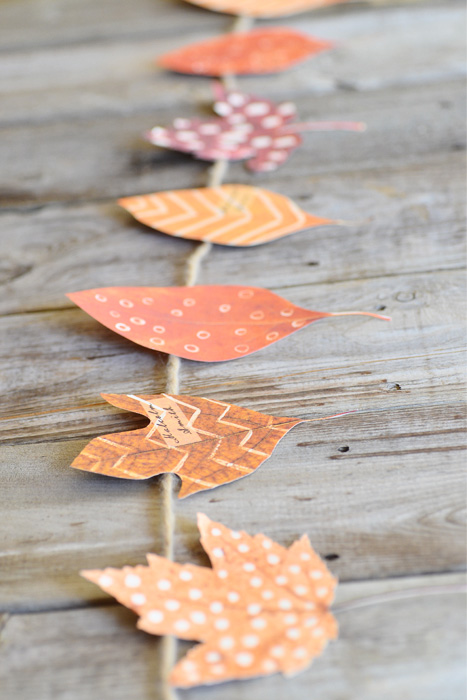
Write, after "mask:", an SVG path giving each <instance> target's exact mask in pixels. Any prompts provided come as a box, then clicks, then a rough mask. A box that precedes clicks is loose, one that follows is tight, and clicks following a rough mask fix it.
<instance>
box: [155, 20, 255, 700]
mask: <svg viewBox="0 0 467 700" xmlns="http://www.w3.org/2000/svg"><path fill="white" fill-rule="evenodd" d="M253 22H254V20H253V18H252V17H248V16H246V15H238V16H237V17H236V18H235V20H234V23H233V25H232V27H231V29H230V33H233V34H237V33H239V32H245V31H248V30H249V29H250V28H251V27H252V26H253ZM222 83H223V85H224V87H225V88H226V89H227V90H234V89H235V88H236V86H237V84H236V78H235V76H234V75H223V76H222ZM228 167H229V163H228V161H227V160H217V161H215V163H214V164H213V165H212V166H211V167H210V168H209V171H208V177H207V183H206V186H207V187H220V186H221V184H222V181H223V179H224V177H225V176H226V174H227V170H228ZM211 248H212V243H210V242H209V241H205V242H204V243H201V244H199V245H197V246H196V248H195V249H194V250H193V252H192V253H191V254H190V255H189V256H188V258H187V261H186V266H185V273H184V279H183V283H184V285H185V286H187V287H193V286H194V285H195V284H196V281H197V279H198V277H199V273H200V269H201V263H202V261H203V260H204V259H205V258H206V257H207V255H209V252H210V250H211ZM180 369H181V360H180V358H179V357H177V356H175V355H169V358H168V360H167V365H166V373H167V374H166V385H165V391H166V393H167V394H172V395H173V394H178V392H179V388H180ZM175 483H176V477H175V476H174V475H172V474H164V475H163V477H162V491H161V528H162V555H163V556H164V557H165V558H166V559H170V560H171V561H173V558H174V534H175V510H174V485H175ZM176 659H177V640H176V638H175V637H173V636H170V635H166V636H164V637H163V638H162V640H161V666H160V678H161V680H162V700H177V693H176V691H175V690H174V688H173V687H172V686H171V685H170V682H169V678H170V674H171V671H172V668H173V666H174V664H175V662H176Z"/></svg>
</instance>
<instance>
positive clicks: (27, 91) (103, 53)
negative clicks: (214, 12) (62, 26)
mask: <svg viewBox="0 0 467 700" xmlns="http://www.w3.org/2000/svg"><path fill="white" fill-rule="evenodd" d="M178 10H179V11H178V13H170V14H169V15H168V17H170V18H171V19H172V21H175V20H176V19H177V18H178V22H179V23H181V22H183V21H186V20H184V16H183V15H182V11H181V8H180V7H178ZM152 14H155V12H154V11H153V13H152ZM229 21H230V20H228V19H227V18H225V19H224V21H223V23H222V21H218V22H216V23H215V26H213V27H212V28H211V27H206V26H204V25H203V26H200V25H199V24H197V23H194V25H193V26H192V25H188V26H187V28H186V30H185V31H184V33H183V35H182V36H180V38H179V39H178V41H179V43H180V45H183V44H186V43H192V42H195V41H200V40H202V39H203V38H206V37H207V36H210V35H211V36H217V35H218V34H219V33H220V32H222V31H224V29H227V27H228V23H229ZM276 23H277V22H276ZM279 23H280V22H279ZM221 24H222V26H221ZM287 24H288V26H290V27H292V28H296V29H298V30H301V31H307V32H309V33H311V34H315V35H316V34H317V35H319V36H322V37H325V38H328V39H330V40H333V41H337V42H338V47H337V48H336V49H335V50H334V51H332V52H330V53H329V52H328V53H326V54H322V55H320V56H318V57H316V58H314V59H313V60H312V61H309V62H307V63H305V64H303V65H301V66H298V67H296V68H295V69H293V70H291V71H288V72H287V73H284V74H282V75H278V76H274V80H271V81H267V83H265V80H264V76H260V77H242V78H241V80H240V83H241V87H242V89H244V90H248V91H250V92H256V93H258V94H262V93H263V92H264V90H265V89H267V90H268V93H270V94H271V96H276V95H280V94H281V93H282V92H283V91H284V90H287V91H288V92H289V93H291V92H293V93H294V95H296V96H300V95H302V94H314V95H322V94H324V93H329V92H334V91H336V90H339V89H341V88H345V89H351V90H368V89H371V90H374V89H381V88H383V87H389V86H394V85H414V84H417V83H426V82H433V81H436V80H448V79H450V78H455V77H458V76H460V75H463V74H464V73H465V61H464V35H465V32H464V31H463V28H464V24H465V8H464V7H462V5H461V4H458V3H451V4H445V3H443V4H442V5H438V6H425V5H421V6H420V7H419V8H418V10H417V12H416V14H415V16H414V14H413V8H411V7H392V8H387V9H385V10H384V11H381V12H375V11H374V9H372V8H367V9H363V8H362V9H361V10H360V12H358V13H355V12H348V11H342V12H341V13H338V14H336V13H332V14H326V15H324V16H318V17H317V18H316V17H314V16H313V13H308V14H307V15H304V16H302V17H300V18H288V21H287ZM224 25H225V26H224ZM209 30H210V31H209ZM175 41H176V39H175V37H174V35H173V32H163V33H160V28H159V30H158V32H157V33H154V34H153V35H151V36H148V35H144V37H143V38H142V37H141V36H135V37H134V38H133V39H132V40H131V39H130V38H124V39H122V40H120V41H115V40H114V41H111V42H96V43H93V44H91V45H90V44H89V42H85V43H81V44H71V45H70V44H69V43H67V44H66V45H64V46H61V47H57V46H56V45H53V46H51V47H47V48H39V49H35V50H34V49H32V50H31V49H26V50H25V51H16V52H14V53H10V54H7V55H6V56H5V58H4V60H3V61H2V64H1V65H0V92H2V93H3V94H4V99H3V100H2V104H1V105H0V125H2V126H6V125H14V126H17V125H19V124H24V125H31V126H33V125H34V124H39V123H43V122H45V121H53V122H56V121H57V120H58V119H64V118H67V119H73V120H75V121H76V120H78V119H83V118H87V119H89V117H90V116H91V115H93V116H96V117H98V116H100V117H101V118H103V119H106V118H107V117H108V116H110V115H112V114H113V115H128V114H130V113H132V112H136V111H138V110H140V111H141V110H143V111H145V112H146V113H148V112H149V111H150V110H154V112H156V110H160V109H161V108H164V107H165V108H167V107H170V106H173V105H176V104H178V105H180V109H182V110H183V109H186V105H189V106H191V105H192V103H193V99H194V98H195V99H196V98H197V99H200V98H201V99H205V97H206V95H207V94H208V93H207V90H208V88H207V86H208V81H206V80H205V79H204V80H203V79H198V80H197V79H196V78H193V77H187V76H181V75H176V74H172V73H168V72H166V71H164V70H161V69H158V68H156V67H155V66H154V58H155V57H156V56H158V55H161V54H163V53H165V52H167V51H169V50H171V49H173V47H174V43H175Z"/></svg>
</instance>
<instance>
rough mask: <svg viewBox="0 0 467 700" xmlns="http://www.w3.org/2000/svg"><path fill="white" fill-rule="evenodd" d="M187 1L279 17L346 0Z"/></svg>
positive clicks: (210, 7)
mask: <svg viewBox="0 0 467 700" xmlns="http://www.w3.org/2000/svg"><path fill="white" fill-rule="evenodd" d="M188 2H191V3H192V4H193V5H199V6H200V7H205V8H206V9H208V10H214V12H226V13H227V14H231V15H248V16H250V17H279V16H285V15H294V14H297V13H299V12H306V10H315V9H317V8H318V7H326V6H327V5H337V4H340V3H343V2H347V0H188Z"/></svg>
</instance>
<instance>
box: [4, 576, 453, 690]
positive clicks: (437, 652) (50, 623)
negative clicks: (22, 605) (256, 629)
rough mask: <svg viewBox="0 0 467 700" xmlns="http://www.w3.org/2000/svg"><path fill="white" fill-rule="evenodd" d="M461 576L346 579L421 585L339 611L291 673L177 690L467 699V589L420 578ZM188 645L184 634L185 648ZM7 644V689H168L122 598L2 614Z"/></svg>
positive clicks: (350, 593) (385, 585)
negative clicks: (326, 636)
mask: <svg viewBox="0 0 467 700" xmlns="http://www.w3.org/2000/svg"><path fill="white" fill-rule="evenodd" d="M463 581H464V577H460V576H458V575H450V576H424V577H421V578H407V579H396V580H388V581H383V582H377V583H370V582H361V583H356V584H343V585H341V587H340V589H338V590H339V594H338V595H339V598H338V601H339V600H345V599H348V598H357V597H363V596H368V595H374V594H382V593H387V592H390V591H393V592H397V594H399V595H401V596H403V595H404V593H407V592H408V591H409V590H411V589H413V588H414V587H417V588H418V587H419V588H420V590H421V595H420V596H419V597H418V598H409V599H400V600H393V601H391V602H385V603H379V604H378V605H373V606H370V607H367V608H361V609H356V610H348V611H347V612H341V613H339V615H338V620H339V624H340V638H339V639H338V640H337V641H336V642H333V643H332V644H331V645H330V646H329V647H328V649H327V650H326V652H325V653H324V655H323V656H322V657H320V658H319V659H317V660H315V662H314V663H313V665H312V666H311V667H310V668H309V669H308V670H307V671H305V672H304V673H302V674H300V675H298V676H295V677H294V678H292V679H285V678H283V677H282V676H272V677H269V678H265V679H257V680H251V681H242V682H237V683H228V684H223V685H220V686H214V687H210V688H207V687H201V688H198V689H194V690H190V691H181V692H180V698H190V699H193V700H197V699H199V700H201V699H203V700H205V699H209V698H213V699H214V698H216V700H236V699H240V698H245V697H259V696H260V695H261V697H268V698H271V700H279V699H280V698H284V697H290V698H291V699H292V700H299V699H301V698H305V697H309V695H310V689H312V691H313V694H319V697H320V698H323V700H341V699H342V698H344V697H345V698H347V697H358V698H361V699H362V700H374V698H375V697H377V698H380V699H381V700H393V698H394V697H396V696H397V697H403V698H405V699H407V700H419V698H420V697H423V698H424V700H439V698H440V697H443V698H449V700H463V698H464V696H465V689H466V682H465V668H464V660H465V630H464V620H465V597H464V595H463V594H460V593H456V592H454V591H455V588H453V590H452V591H451V592H447V591H446V593H443V594H439V595H422V593H423V589H424V588H428V587H430V586H433V585H435V586H436V585H437V586H453V587H455V586H458V585H459V584H461V583H462V582H463ZM86 585H90V584H86ZM116 640H118V643H116ZM188 646H189V645H188V644H187V643H179V645H178V650H179V655H180V656H181V655H182V654H183V653H184V652H185V651H186V650H187V648H188ZM2 649H3V653H2V658H1V661H0V664H1V666H0V674H1V676H0V677H1V680H2V689H3V692H4V693H5V697H8V698H13V697H14V698H15V700H37V698H51V697H53V698H54V699H56V700H75V698H83V699H84V698H88V697H91V696H92V697H94V696H95V695H96V693H97V694H98V696H99V698H100V699H101V700H107V699H109V700H110V698H112V700H124V699H125V700H126V699H127V698H129V697H131V698H151V699H152V700H160V699H161V698H162V697H163V695H162V692H161V690H162V689H161V687H160V685H159V684H158V674H159V671H158V664H159V650H160V638H157V637H151V636H150V635H147V634H144V633H143V632H141V631H138V630H137V629H136V627H135V616H134V615H133V614H132V613H131V612H129V611H127V610H125V609H123V608H121V607H119V606H109V607H96V608H91V609H87V610H71V611H60V612H58V611H57V612H48V613H42V614H40V615H38V614H29V615H14V616H12V617H10V618H6V619H5V620H4V628H3V632H2ZM349 689H351V690H349Z"/></svg>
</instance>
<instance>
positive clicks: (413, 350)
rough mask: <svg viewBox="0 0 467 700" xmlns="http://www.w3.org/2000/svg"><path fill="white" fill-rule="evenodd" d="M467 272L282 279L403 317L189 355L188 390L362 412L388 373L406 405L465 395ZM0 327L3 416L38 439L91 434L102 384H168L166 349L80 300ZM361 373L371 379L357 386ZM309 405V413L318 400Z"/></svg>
mask: <svg viewBox="0 0 467 700" xmlns="http://www.w3.org/2000/svg"><path fill="white" fill-rule="evenodd" d="M235 281H241V280H235ZM464 282H465V280H464V275H463V273H462V272H457V273H454V272H449V271H447V272H446V271H445V272H437V273H431V274H428V275H413V276H412V275H409V276H405V275H401V276H391V277H389V278H376V279H367V280H365V281H364V282H361V281H359V280H351V281H348V282H347V281H346V282H341V283H335V284H332V283H328V284H316V285H313V286H312V287H311V288H310V287H309V286H306V285H303V286H297V287H289V288H287V289H280V290H278V291H280V292H281V293H282V294H283V295H284V296H285V297H286V298H287V299H289V300H290V301H292V302H294V303H296V304H299V305H301V306H308V307H311V308H316V309H319V310H334V311H339V310H357V309H366V310H376V309H378V308H379V307H381V306H384V307H385V309H384V311H385V313H388V314H389V315H392V316H393V320H392V322H391V323H390V324H389V323H387V322H383V321H377V320H370V319H366V318H358V317H356V318H335V319H327V320H325V321H321V322H320V323H319V324H318V323H317V324H314V325H313V326H311V327H309V328H305V329H303V330H301V331H299V332H298V333H296V334H295V335H294V336H293V337H289V338H286V339H284V340H282V341H280V342H278V343H275V344H273V345H271V346H269V347H268V348H267V349H265V350H262V351H260V352H259V353H255V354H253V355H251V356H247V357H244V358H241V359H238V360H236V361H235V362H230V363H223V364H216V363H214V364H206V363H197V362H190V361H184V362H183V364H182V371H181V387H182V391H183V392H184V393H187V394H189V393H193V394H195V395H196V394H198V395H199V394H205V395H206V396H209V397H214V396H216V398H223V399H225V400H229V401H231V402H233V403H242V402H245V401H246V402H248V403H247V404H246V405H250V407H251V408H258V409H259V410H268V411H269V412H271V411H272V412H273V411H274V409H276V408H277V411H278V412H280V413H284V412H286V413H287V412H290V411H293V412H295V413H297V411H298V413H299V414H301V413H302V411H303V408H302V407H303V405H304V402H307V401H308V402H309V401H316V400H320V401H322V398H323V396H325V397H326V402H325V403H326V409H327V410H329V412H330V413H333V412H336V411H337V412H338V411H342V410H352V409H354V408H356V405H355V403H356V401H358V402H362V403H363V402H364V403H363V405H362V403H360V404H359V405H360V406H361V407H365V408H373V409H374V408H377V407H379V406H381V396H382V392H384V387H385V386H386V384H385V382H386V381H389V382H395V383H399V384H400V386H401V387H403V388H404V391H402V392H396V396H397V399H396V400H397V404H398V405H413V403H414V396H415V402H416V403H418V404H420V403H421V402H422V403H425V404H433V403H436V402H442V401H443V399H444V397H445V396H446V392H447V391H449V388H450V387H451V388H452V392H453V393H452V394H451V396H457V397H461V395H462V394H461V391H462V389H461V387H462V384H463V381H464V380H463V374H462V371H461V368H460V366H459V364H458V362H459V358H460V356H461V354H462V348H463V339H464V336H463V332H462V329H459V328H458V323H459V319H460V318H462V307H463V304H464ZM0 328H1V331H2V338H3V339H4V342H3V345H4V349H3V351H2V359H1V371H2V379H3V387H2V393H3V395H4V396H5V397H7V398H8V405H6V406H5V407H4V408H3V409H2V412H1V414H0V415H1V416H2V418H3V419H4V420H3V421H2V422H3V426H2V427H3V430H6V435H5V437H7V438H8V436H10V438H11V437H12V436H15V437H18V433H17V432H16V431H17V430H18V429H19V428H20V426H21V428H20V429H21V431H22V435H23V436H24V437H26V436H27V437H28V438H31V437H32V438H33V439H34V438H38V437H39V435H38V432H37V431H42V430H43V429H44V428H45V426H47V425H48V426H50V425H51V421H52V424H53V425H54V426H55V428H54V430H55V431H57V430H58V431H59V433H55V434H56V435H57V437H58V434H61V435H62V436H65V435H67V434H68V435H69V430H70V429H71V430H72V431H73V430H78V434H84V435H89V431H90V429H91V430H92V429H93V428H90V425H93V420H95V415H94V412H91V413H90V414H88V415H89V416H90V419H91V420H90V422H88V419H87V418H86V411H85V413H84V415H82V414H80V413H78V414H76V413H74V412H75V411H76V409H80V408H81V407H83V406H84V407H86V406H89V405H91V406H95V405H96V399H97V397H98V395H99V393H100V392H103V391H109V390H112V391H114V392H117V393H118V392H129V393H133V392H134V391H145V392H146V393H147V392H152V391H155V392H156V393H157V391H160V390H162V389H163V387H164V385H165V384H164V382H165V378H164V367H165V361H166V356H165V355H163V354H160V353H156V352H153V351H150V350H146V349H144V348H139V347H138V346H136V345H134V344H133V343H131V342H130V341H128V340H126V339H124V338H122V337H121V336H118V335H117V334H114V333H112V332H111V331H109V330H107V329H106V328H104V327H102V326H101V325H100V324H98V323H97V322H96V321H94V320H93V319H91V318H90V317H88V316H87V315H86V314H84V312H82V311H81V310H79V309H72V310H64V311H62V312H49V313H38V314H30V315H28V324H27V327H25V325H24V317H23V316H22V315H21V314H20V315H17V316H14V315H13V316H5V317H3V318H1V319H0ZM6 341H8V342H6ZM11 348H14V353H13V354H12V350H11ZM31 348H35V358H34V363H33V364H31V363H30V362H29V361H28V358H30V357H31ZM25 368H26V369H25ZM353 372H358V374H357V375H354V374H353ZM365 372H369V373H370V374H362V373H365ZM326 377H328V379H326ZM356 377H357V378H358V386H360V387H361V388H360V389H359V391H358V393H357V394H356V395H355V393H353V392H355V378H356ZM329 383H330V384H329ZM338 387H340V388H338ZM110 388H111V389H110ZM320 392H322V393H320ZM406 392H407V393H406ZM383 395H386V396H387V394H384V393H383ZM305 406H306V408H305V412H306V413H308V412H309V406H310V404H309V403H308V406H307V405H306V403H305ZM70 409H71V413H70ZM57 410H58V411H60V412H61V416H60V424H59V425H58V426H57V425H56V418H57V416H56V415H55V414H56V411H57ZM50 412H52V414H51V413H50ZM23 413H24V414H25V417H26V421H24V420H22V419H21V415H22V414H23ZM80 415H81V416H82V418H80V425H79V426H78V425H77V424H76V420H77V418H78V417H80ZM70 420H71V424H69V425H68V427H65V426H66V424H67V423H68V421H70ZM96 427H97V426H96ZM64 428H65V430H64ZM63 430H64V432H63V433H61V431H63ZM39 434H40V433H39Z"/></svg>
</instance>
